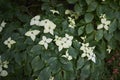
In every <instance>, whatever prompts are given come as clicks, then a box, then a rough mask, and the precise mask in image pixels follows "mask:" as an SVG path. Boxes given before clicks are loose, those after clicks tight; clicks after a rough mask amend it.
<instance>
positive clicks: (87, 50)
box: [80, 43, 96, 63]
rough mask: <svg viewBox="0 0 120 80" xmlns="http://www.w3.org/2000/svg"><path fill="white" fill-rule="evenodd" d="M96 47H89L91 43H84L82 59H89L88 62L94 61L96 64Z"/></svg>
mask: <svg viewBox="0 0 120 80" xmlns="http://www.w3.org/2000/svg"><path fill="white" fill-rule="evenodd" d="M94 49H95V47H89V43H86V44H85V43H82V46H81V48H80V50H82V51H83V53H82V55H81V57H87V58H88V60H92V61H93V62H94V63H95V62H96V56H95V54H94V52H93V51H94Z"/></svg>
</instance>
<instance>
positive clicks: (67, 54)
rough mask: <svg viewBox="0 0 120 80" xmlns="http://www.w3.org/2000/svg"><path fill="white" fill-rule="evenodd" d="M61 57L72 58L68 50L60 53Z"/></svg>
mask: <svg viewBox="0 0 120 80" xmlns="http://www.w3.org/2000/svg"><path fill="white" fill-rule="evenodd" d="M62 57H65V58H67V59H68V60H72V56H71V55H69V53H68V50H67V51H66V53H65V55H62Z"/></svg>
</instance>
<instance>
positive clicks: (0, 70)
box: [0, 56, 9, 77]
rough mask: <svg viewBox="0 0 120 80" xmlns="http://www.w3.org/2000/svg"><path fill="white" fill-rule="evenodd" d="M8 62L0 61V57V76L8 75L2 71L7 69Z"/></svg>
mask: <svg viewBox="0 0 120 80" xmlns="http://www.w3.org/2000/svg"><path fill="white" fill-rule="evenodd" d="M8 64H9V62H8V61H3V62H2V60H1V56H0V76H2V77H5V76H7V75H8V72H7V71H6V70H4V69H7V68H8Z"/></svg>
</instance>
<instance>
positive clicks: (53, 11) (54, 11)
mask: <svg viewBox="0 0 120 80" xmlns="http://www.w3.org/2000/svg"><path fill="white" fill-rule="evenodd" d="M50 11H51V12H52V13H53V14H55V13H56V14H60V13H59V11H56V10H50Z"/></svg>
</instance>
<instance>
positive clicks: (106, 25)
mask: <svg viewBox="0 0 120 80" xmlns="http://www.w3.org/2000/svg"><path fill="white" fill-rule="evenodd" d="M100 19H101V24H99V25H98V26H97V29H102V28H104V29H105V30H108V29H109V25H110V23H111V21H109V20H107V19H106V15H105V14H102V15H101V16H100Z"/></svg>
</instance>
